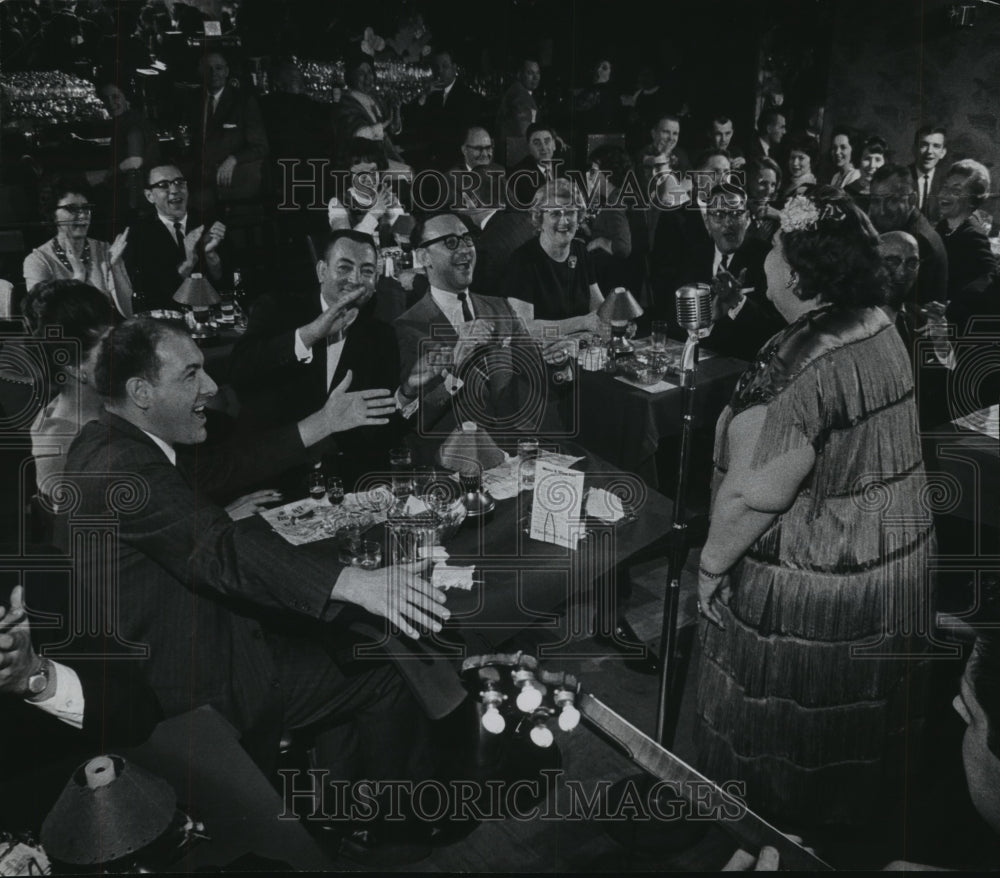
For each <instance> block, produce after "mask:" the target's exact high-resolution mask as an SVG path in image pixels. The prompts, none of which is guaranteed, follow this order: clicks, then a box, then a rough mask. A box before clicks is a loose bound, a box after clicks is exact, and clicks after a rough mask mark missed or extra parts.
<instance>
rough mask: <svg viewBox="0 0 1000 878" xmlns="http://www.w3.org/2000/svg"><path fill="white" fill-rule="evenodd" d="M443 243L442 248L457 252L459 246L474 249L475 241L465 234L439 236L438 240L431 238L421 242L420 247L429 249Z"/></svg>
mask: <svg viewBox="0 0 1000 878" xmlns="http://www.w3.org/2000/svg"><path fill="white" fill-rule="evenodd" d="M442 241H443V242H444V246H445V247H447V248H448V249H449V250H457V249H458V245H459V244H464V245H465V246H466V247H475V246H476V239H475V238H473V237H472V235H471V234H469V233H468V232H466V233H465V234H464V235H456V234H451V235H441V236H440V237H438V238H431V239H430V240H429V241H421V242H420V246H421V247H430V246H431V244H438V243H440V242H442Z"/></svg>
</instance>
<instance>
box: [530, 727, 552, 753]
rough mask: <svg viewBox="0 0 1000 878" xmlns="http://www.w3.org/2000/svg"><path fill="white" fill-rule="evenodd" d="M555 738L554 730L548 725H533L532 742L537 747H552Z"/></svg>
mask: <svg viewBox="0 0 1000 878" xmlns="http://www.w3.org/2000/svg"><path fill="white" fill-rule="evenodd" d="M553 740H554V738H553V737H552V732H551V730H550V729H549V727H548V726H547V725H545V724H544V723H539V724H538V725H536V726H532V728H531V743H532V744H534V745H535V746H536V747H551V746H552V741H553Z"/></svg>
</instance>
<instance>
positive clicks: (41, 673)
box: [28, 659, 49, 697]
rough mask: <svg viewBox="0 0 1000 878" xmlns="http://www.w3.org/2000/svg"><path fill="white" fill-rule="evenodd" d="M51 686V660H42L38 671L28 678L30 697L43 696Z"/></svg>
mask: <svg viewBox="0 0 1000 878" xmlns="http://www.w3.org/2000/svg"><path fill="white" fill-rule="evenodd" d="M48 685H49V660H48V659H42V663H41V665H39V666H38V669H37V670H36V671H35V672H34V673H33V674H32V675H31V676H30V677H28V695H29V697H30V696H32V695H41V694H42V693H43V692H44V691H45V689H46V687H47V686H48Z"/></svg>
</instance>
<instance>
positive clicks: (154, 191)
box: [125, 165, 226, 311]
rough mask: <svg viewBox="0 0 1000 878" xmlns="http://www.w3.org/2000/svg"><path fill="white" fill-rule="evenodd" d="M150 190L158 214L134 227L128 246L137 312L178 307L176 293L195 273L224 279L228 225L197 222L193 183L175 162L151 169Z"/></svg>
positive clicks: (217, 280)
mask: <svg viewBox="0 0 1000 878" xmlns="http://www.w3.org/2000/svg"><path fill="white" fill-rule="evenodd" d="M145 193H146V200H147V201H148V202H149V203H150V204H152V205H153V207H154V208H155V211H156V212H155V213H154V214H153V215H152V216H147V217H143V218H141V219H138V220H136V221H135V222H134V223H133V224H132V225H131V226H129V228H128V245H127V246H126V247H125V267H126V268H127V269H128V276H129V278H130V279H131V281H132V289H133V290H135V296H136V299H135V304H136V307H135V310H136V311H140V310H141V311H149V310H153V309H156V308H163V309H167V310H174V309H176V308H177V303H176V302H175V301H174V298H173V297H174V293H176V292H177V290H178V288H179V287H180V285H181V284H182V283H183V282H184V280H185V279H186V278H188V277H190V276H191V275H192V274H194V273H196V272H198V273H201V274H204V275H205V277H206V278H208V280H209V281H210V282H211V283H212V284H220V283H223V282H224V272H223V263H222V258H221V256H220V252H219V249H220V248H219V245H220V244H222V241H223V239H224V238H225V236H226V227H225V226H224V225H223V224H222V223H221V222H214V223H212V224H211V225H210V226H209V227H208V228H207V229H206V228H205V226H204V225H197V224H196V223H197V220H196V219H195V218H194V217H193V216H192V215H191V213H190V212H189V209H188V208H189V206H190V199H189V194H190V193H189V190H188V181H187V179H186V178H185V177H184V175H183V174H182V173H181V172H180V170H179V169H178V168H177V167H175V166H174V165H160V166H158V167H155V168H150V169H149V176H148V177H147V179H146V188H145Z"/></svg>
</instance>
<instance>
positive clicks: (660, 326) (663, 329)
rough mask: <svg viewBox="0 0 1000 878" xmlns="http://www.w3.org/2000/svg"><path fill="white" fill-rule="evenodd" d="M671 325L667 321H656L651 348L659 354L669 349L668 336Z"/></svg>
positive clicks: (654, 322) (651, 338) (651, 337)
mask: <svg viewBox="0 0 1000 878" xmlns="http://www.w3.org/2000/svg"><path fill="white" fill-rule="evenodd" d="M668 327H669V324H668V323H667V322H666V321H665V320H654V321H653V331H652V334H651V335H650V337H649V340H650V346H651V347H652V349H653V350H654V351H656V352H657V353H663V352H664V351H666V349H667V339H668V338H669V335H668V334H667V330H668Z"/></svg>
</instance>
